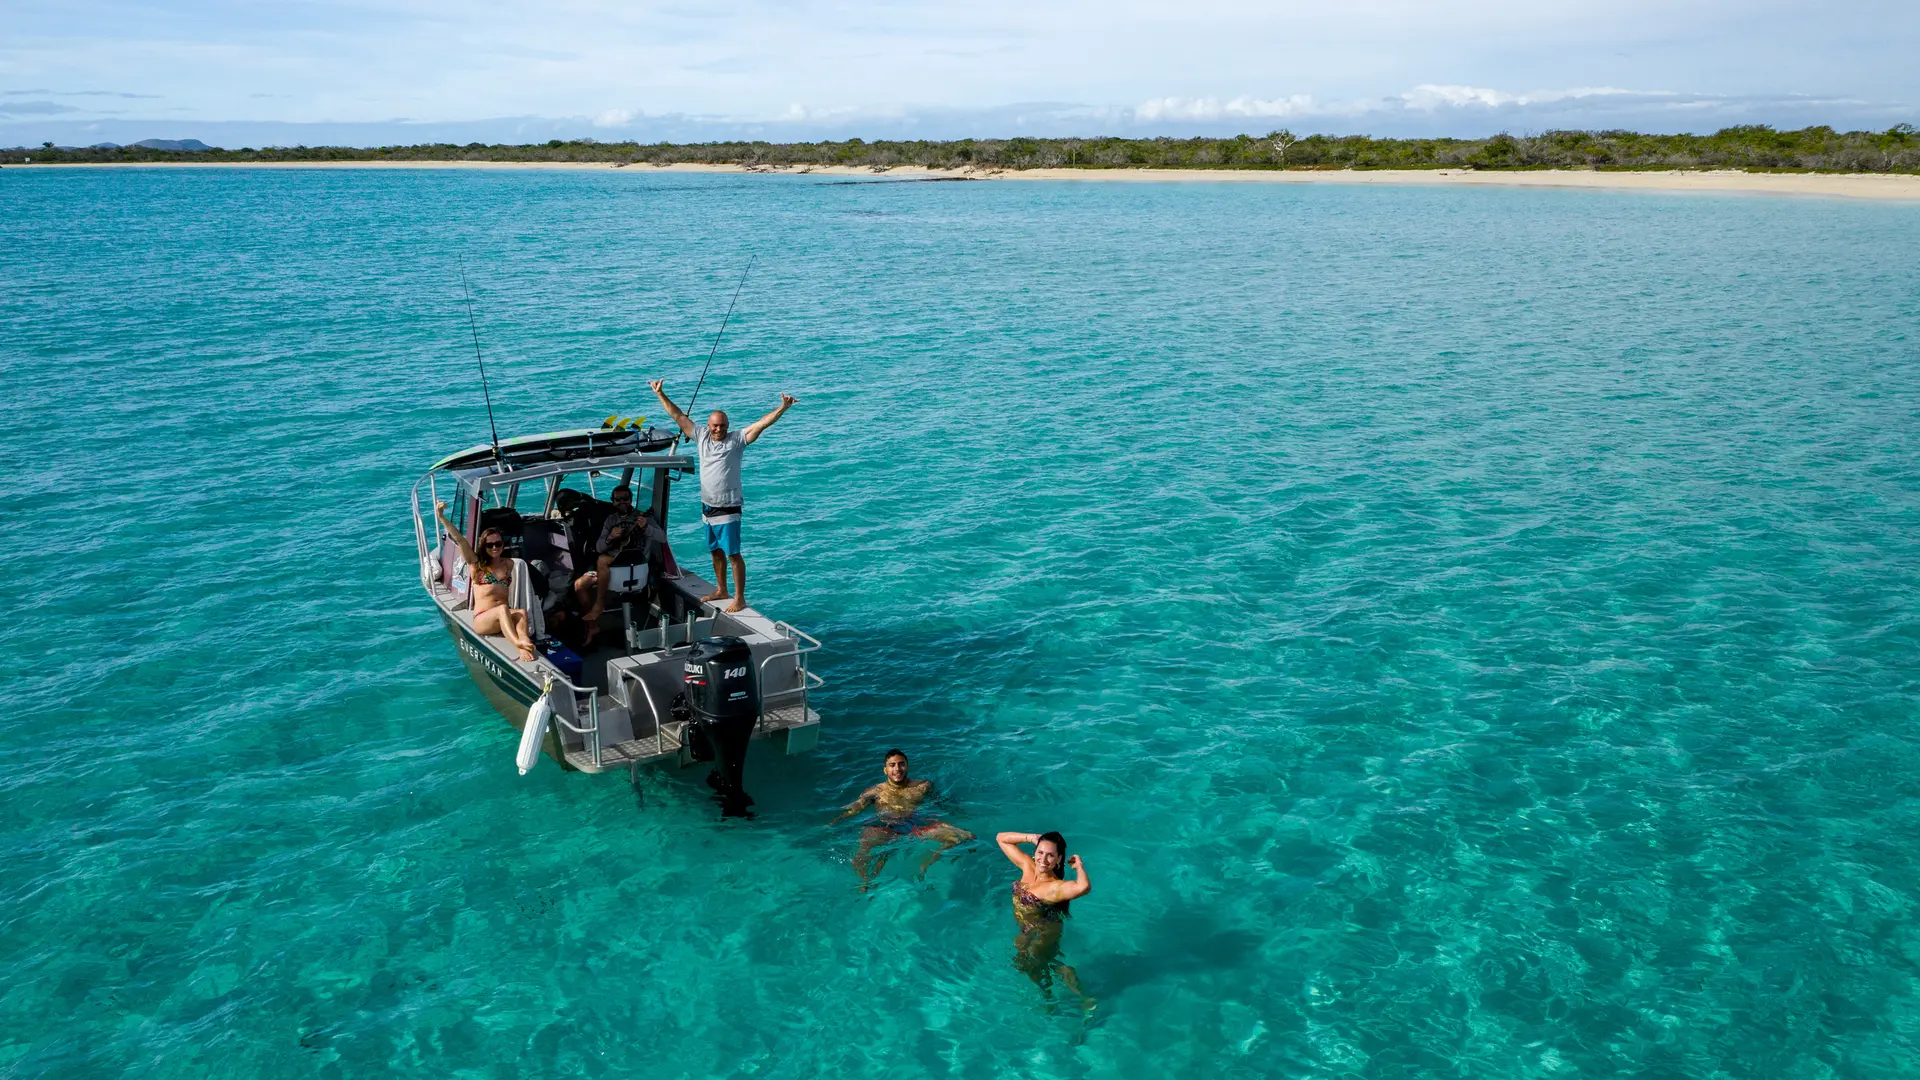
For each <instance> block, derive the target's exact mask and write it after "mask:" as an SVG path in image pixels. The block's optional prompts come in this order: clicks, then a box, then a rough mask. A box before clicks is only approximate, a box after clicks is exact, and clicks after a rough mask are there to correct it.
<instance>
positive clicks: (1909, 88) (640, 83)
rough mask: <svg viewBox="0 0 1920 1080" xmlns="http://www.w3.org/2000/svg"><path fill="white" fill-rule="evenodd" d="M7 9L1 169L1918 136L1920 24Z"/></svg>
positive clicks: (1605, 14) (1854, 12)
mask: <svg viewBox="0 0 1920 1080" xmlns="http://www.w3.org/2000/svg"><path fill="white" fill-rule="evenodd" d="M0 3H4V7H0V16H4V17H0V26H4V27H5V29H4V31H0V145H17V144H28V145H31V144H35V143H38V142H39V141H41V140H43V139H45V140H53V141H55V142H60V143H62V144H68V143H91V142H99V141H114V142H128V141H132V140H135V139H141V138H150V137H158V138H200V139H203V140H205V141H207V142H210V143H215V144H217V145H229V146H239V145H243V144H250V145H265V144H270V143H279V144H293V143H306V144H308V145H317V144H326V143H332V144H361V145H365V144H377V143H394V142H418V141H427V140H440V139H448V140H454V141H460V142H466V141H471V140H475V139H478V140H484V141H527V140H534V139H540V140H544V139H547V138H553V137H578V136H589V137H594V138H599V139H602V140H604V141H613V140H619V139H627V138H639V139H648V140H650V139H715V138H732V137H742V136H750V137H761V138H773V139H813V138H834V137H847V136H852V135H860V136H864V137H867V138H874V137H924V138H952V137H960V136H1008V135H1017V134H1048V135H1052V134H1083V135H1085V134H1123V135H1139V134H1230V133H1236V132H1241V131H1246V132H1252V133H1255V134H1258V133H1262V132H1265V131H1268V130H1272V129H1274V128H1280V127H1287V128H1291V129H1293V130H1295V131H1299V132H1308V131H1330V132H1345V133H1353V132H1360V133H1371V134H1376V135H1407V134H1445V135H1466V136H1472V135H1485V134H1490V133H1492V132H1496V131H1501V130H1507V131H1513V132H1517V133H1518V132H1526V131H1538V130H1544V129H1548V128H1554V127H1583V128H1592V127H1631V128H1637V129H1641V130H1658V131H1710V130H1713V129H1715V128H1718V127H1723V126H1726V125H1728V124H1735V123H1768V124H1773V125H1775V126H1782V127H1788V126H1791V127H1797V126H1801V125H1803V124H1809V123H1827V124H1832V125H1834V126H1836V127H1841V128H1855V127H1867V128H1876V129H1878V128H1884V127H1887V126H1890V125H1892V124H1894V123H1897V122H1902V121H1906V122H1920V62H1916V60H1915V56H1916V55H1920V49H1916V46H1920V3H1917V2H1915V0H1904V2H1899V3H1895V2H1890V0H1836V2H1831V3H1825V4H1814V3H1809V2H1798V3H1786V2H1780V0H1744V2H1740V3H1734V2H1725V0H1704V2H1696V3H1678V4H1675V3H1657V2H1652V0H1612V2H1605V3H1602V2H1596V0H1564V2H1560V3H1538V2H1520V0H1425V2H1420V0H1340V2H1334V3H1329V2H1325V0H1321V2H1316V3H1295V2H1291V0H1283V2H1273V3H1264V4H1254V3H1244V2H1222V0H1180V2H1172V0H1154V2H1144V0H1101V2H1093V0H1058V2H1047V0H969V2H966V3H957V2H952V0H949V2H945V3H931V2H923V0H878V2H867V3H849V2H829V0H790V2H776V0H707V2H704V3H692V2H687V0H671V2H660V0H635V2H627V3H608V2H600V0H560V2H556V3H550V4H545V5H513V4H501V3H495V2H491V0H472V2H467V3H454V2H450V0H410V2H402V3H374V2H368V0H291V2H284V0H283V2H280V3H264V4H263V3H237V2H230V0H214V2H207V3H147V2H139V0H127V2H120V0H63V2H49V0H0Z"/></svg>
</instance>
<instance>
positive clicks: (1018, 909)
mask: <svg viewBox="0 0 1920 1080" xmlns="http://www.w3.org/2000/svg"><path fill="white" fill-rule="evenodd" d="M994 839H995V840H996V841H997V842H998V843H999V844H1000V850H1001V851H1002V852H1003V853H1004V854H1005V855H1006V856H1007V858H1008V859H1009V860H1010V861H1011V862H1012V863H1013V865H1015V866H1017V867H1019V868H1020V880H1019V881H1016V882H1014V883H1013V921H1014V923H1015V924H1017V925H1018V926H1019V927H1020V933H1019V934H1017V935H1016V936H1015V937H1014V939H1013V966H1014V967H1017V968H1019V969H1020V970H1021V971H1023V972H1025V973H1026V975H1027V978H1029V979H1032V980H1033V984H1034V985H1035V986H1038V987H1039V988H1040V989H1042V990H1045V991H1047V995H1048V997H1049V998H1051V997H1052V993H1053V990H1052V987H1053V977H1054V976H1055V975H1058V976H1060V979H1061V981H1062V982H1065V983H1066V984H1067V989H1069V990H1072V991H1073V992H1074V993H1075V994H1078V995H1079V996H1080V1003H1081V1006H1082V1007H1083V1008H1087V1009H1091V1008H1093V999H1092V998H1090V997H1088V996H1087V994H1086V991H1084V990H1082V989H1080V976H1079V974H1078V973H1076V972H1075V971H1074V970H1073V969H1072V968H1070V967H1068V966H1067V965H1065V964H1063V963H1061V962H1060V931H1061V929H1062V922H1063V920H1065V919H1066V917H1067V905H1068V904H1069V903H1070V902H1072V901H1073V900H1075V899H1078V898H1079V897H1082V896H1085V895H1087V893H1089V892H1091V891H1093V880H1092V879H1091V878H1089V877H1088V876H1087V868H1086V866H1085V865H1084V864H1082V863H1081V862H1080V856H1078V855H1074V856H1071V857H1069V856H1068V855H1067V841H1066V839H1065V838H1064V837H1062V836H1061V835H1060V834H1059V833H1057V832H1045V833H1015V832H1003V833H1001V834H1000V835H999V836H996V837H994ZM1022 844H1031V845H1033V854H1032V855H1028V854H1027V853H1026V852H1024V851H1022V850H1020V845H1022ZM1067 866H1071V867H1073V869H1074V870H1075V871H1076V872H1077V874H1078V876H1077V877H1075V878H1074V880H1072V881H1068V880H1066V879H1065V878H1063V877H1062V876H1061V870H1062V869H1063V867H1067Z"/></svg>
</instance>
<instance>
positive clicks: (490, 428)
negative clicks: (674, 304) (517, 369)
mask: <svg viewBox="0 0 1920 1080" xmlns="http://www.w3.org/2000/svg"><path fill="white" fill-rule="evenodd" d="M455 257H456V258H458V259H459V260H460V291H462V292H464V293H466V294H467V331H468V332H469V333H471V334H472V335H473V362H474V363H476V364H479V365H480V393H482V394H483V395H485V396H486V399H487V434H489V435H491V436H493V463H494V464H495V465H498V464H500V429H499V428H497V427H495V426H494V423H493V391H492V390H490V389H488V387H487V362H486V361H485V360H482V359H480V328H479V327H478V326H476V325H475V324H474V321H473V288H472V287H471V286H469V285H468V284H467V260H466V258H465V257H464V256H455ZM748 265H749V266H751V265H752V264H751V263H749V264H748ZM721 329H723V330H724V329H726V325H725V324H724V323H723V324H721ZM709 359H711V358H709Z"/></svg>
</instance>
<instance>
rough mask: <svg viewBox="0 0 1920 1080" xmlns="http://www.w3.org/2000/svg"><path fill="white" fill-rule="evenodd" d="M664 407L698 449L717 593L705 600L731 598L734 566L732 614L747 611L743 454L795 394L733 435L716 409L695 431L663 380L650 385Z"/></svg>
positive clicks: (702, 512)
mask: <svg viewBox="0 0 1920 1080" xmlns="http://www.w3.org/2000/svg"><path fill="white" fill-rule="evenodd" d="M647 385H648V386H650V387H652V388H653V396H655V397H657V398H659V399H660V407H661V408H663V409H665V410H667V415H668V416H671V417H673V422H674V423H675V424H678V425H679V426H680V434H682V435H685V436H686V437H687V438H689V439H692V440H693V441H694V445H695V446H696V447H698V448H699V450H700V520H702V521H704V522H706V525H707V550H708V551H710V552H712V553H713V591H712V592H710V593H708V594H707V595H705V596H703V597H701V598H700V599H701V600H704V601H709V602H711V601H715V600H725V599H726V598H727V567H728V565H729V564H731V565H732V567H733V603H731V604H728V605H727V610H728V611H745V610H746V607H747V560H746V559H745V558H744V557H742V556H741V554H740V502H741V494H740V455H741V453H742V452H743V451H745V450H746V448H747V447H749V446H751V445H753V443H754V441H755V440H757V439H759V438H760V436H761V435H762V434H763V433H765V432H766V430H767V429H768V428H770V427H772V426H773V425H774V422H775V421H777V420H779V419H780V418H781V417H782V416H784V415H786V411H787V410H788V409H791V408H793V406H794V400H793V395H792V394H781V395H780V407H779V408H777V409H775V410H773V411H772V412H770V413H768V414H767V415H765V416H763V417H761V418H760V419H758V420H755V421H754V422H753V423H752V424H751V425H750V426H749V427H748V428H747V430H745V431H733V430H732V429H731V428H729V426H728V424H727V414H726V413H723V412H721V411H720V410H718V409H715V410H714V411H713V412H712V413H710V414H708V416H707V422H706V425H705V426H703V427H700V428H698V429H696V428H695V427H694V423H693V421H692V420H691V419H689V418H688V416H687V414H686V413H684V412H681V411H680V406H678V405H675V404H674V403H673V402H671V401H669V400H667V392H666V390H665V389H664V386H665V382H664V380H661V379H655V380H653V381H652V382H650V383H648V384H647Z"/></svg>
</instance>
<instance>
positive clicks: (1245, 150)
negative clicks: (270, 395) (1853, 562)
mask: <svg viewBox="0 0 1920 1080" xmlns="http://www.w3.org/2000/svg"><path fill="white" fill-rule="evenodd" d="M29 160H31V161H32V162H33V163H34V164H42V163H44V164H61V163H104V162H174V161H204V162H248V161H285V162H298V161H518V162H605V163H608V164H620V163H628V164H653V165H669V164H678V163H691V164H703V165H744V166H764V167H768V168H804V167H807V166H822V165H845V166H855V167H866V168H872V169H875V170H882V169H889V168H894V167H897V166H902V165H918V166H923V167H927V168H934V169H969V168H970V169H986V170H994V169H1041V168H1054V169H1059V168H1066V169H1075V168H1084V169H1140V168H1145V169H1589V168H1591V169H1765V170H1794V171H1810V172H1849V173H1915V172H1920V132H1916V130H1915V128H1914V127H1913V125H1911V124H1900V125H1897V126H1895V127H1893V128H1890V129H1888V130H1886V131H1882V132H1871V131H1848V132H1839V131H1835V130H1833V129H1832V128H1829V127H1810V128H1802V129H1800V130H1798V131H1775V130H1773V129H1772V128H1769V127H1765V126H1746V127H1732V128H1726V129H1723V130H1721V131H1717V132H1714V133H1713V134H1711V135H1641V134H1636V133H1634V132H1630V131H1549V132H1545V133H1543V134H1540V135H1529V136H1513V135H1507V134H1500V135H1495V136H1493V137H1491V138H1486V139H1375V138H1370V137H1368V136H1365V135H1346V136H1335V135H1306V136H1300V137H1295V136H1294V135H1293V134H1292V133H1291V132H1287V131H1276V132H1271V133H1269V134H1267V135H1264V136H1260V137H1255V136H1251V135H1239V136H1236V137H1234V138H1230V139H1201V138H1195V139H1172V138H1158V139H1119V138H1095V139H1030V138H1015V139H959V140H954V141H950V142H927V141H913V142H896V141H889V140H882V141H879V142H863V141H861V140H859V139H849V140H847V141H845V142H817V143H770V142H718V143H693V144H684V145H682V144H672V143H654V144H641V143H603V142H595V141H594V140H592V139H578V140H574V141H571V142H568V141H563V140H560V139H555V140H552V141H551V142H547V143H544V144H536V145H530V146H503V145H485V144H481V143H468V144H467V145H465V146H454V145H451V144H444V143H438V144H431V145H424V146H382V147H372V148H355V147H335V146H322V147H305V146H302V147H294V148H272V149H264V150H255V149H252V148H247V149H242V150H200V151H181V150H159V149H152V148H147V147H134V146H128V147H114V148H73V149H60V148H53V147H40V148H34V149H24V148H16V149H13V150H0V165H14V164H21V163H24V162H27V161H29Z"/></svg>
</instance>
